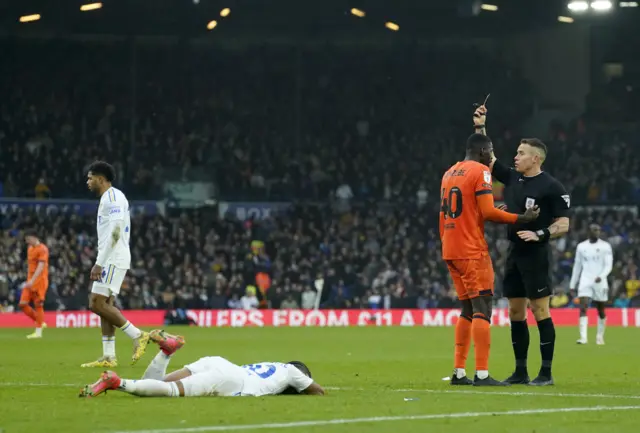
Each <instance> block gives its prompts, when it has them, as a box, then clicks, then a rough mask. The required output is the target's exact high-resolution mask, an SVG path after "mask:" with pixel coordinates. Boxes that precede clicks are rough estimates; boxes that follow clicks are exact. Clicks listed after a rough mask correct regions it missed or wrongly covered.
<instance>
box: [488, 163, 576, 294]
mask: <svg viewBox="0 0 640 433" xmlns="http://www.w3.org/2000/svg"><path fill="white" fill-rule="evenodd" d="M492 174H493V177H495V178H496V179H498V180H499V181H500V182H502V183H503V184H504V186H505V191H504V196H505V204H506V205H507V210H508V211H509V212H512V213H516V214H522V213H524V211H525V210H526V209H527V208H529V207H533V206H538V207H539V208H540V215H539V216H538V219H536V220H535V221H533V222H530V223H523V224H510V225H508V226H507V227H508V239H509V252H508V255H507V264H506V269H505V275H504V295H505V296H506V297H507V298H529V299H539V298H544V297H545V296H551V293H552V287H551V263H550V253H551V250H550V248H549V239H544V240H541V241H539V242H525V241H523V240H522V239H520V238H519V237H518V232H519V231H521V230H529V231H532V232H538V231H539V230H543V229H547V228H548V227H549V226H550V225H551V224H553V222H554V221H555V219H556V218H561V217H568V216H569V206H570V198H569V194H568V193H567V191H566V189H565V188H564V186H562V184H561V183H560V182H559V181H558V180H557V179H556V178H554V177H553V176H551V175H550V174H548V173H547V172H545V171H543V172H541V173H540V174H538V175H536V176H532V177H525V176H523V175H521V174H520V173H518V172H517V171H515V170H512V169H510V168H508V167H506V166H505V165H504V164H502V163H501V162H500V161H496V162H495V163H494V165H493V171H492ZM541 235H542V234H541ZM540 237H541V238H542V237H543V236H540Z"/></svg>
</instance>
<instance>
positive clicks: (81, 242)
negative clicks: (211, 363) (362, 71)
mask: <svg viewBox="0 0 640 433" xmlns="http://www.w3.org/2000/svg"><path fill="white" fill-rule="evenodd" d="M433 211H434V210H433V209H429V208H427V209H422V210H421V211H419V212H418V211H417V209H415V208H411V207H406V208H403V207H388V208H384V207H380V206H376V205H371V206H369V207H364V208H355V207H354V208H353V209H352V210H351V211H350V212H346V213H342V214H336V213H335V212H334V211H333V210H332V209H331V208H330V207H321V208H318V207H316V206H312V207H308V206H300V207H296V208H293V209H291V210H290V211H287V212H284V213H282V214H280V215H278V216H276V217H274V218H270V219H267V220H263V221H245V222H241V221H234V220H232V219H229V218H218V217H216V215H215V213H211V214H208V215H204V214H203V212H205V211H192V212H191V213H189V214H187V213H183V214H180V215H175V216H171V217H160V216H156V217H145V216H138V217H136V218H135V219H134V221H133V223H132V225H133V234H134V236H133V237H132V245H131V247H132V255H133V261H132V270H131V272H130V275H129V276H128V278H127V279H126V281H125V285H124V287H123V290H122V292H121V296H120V302H121V303H122V306H123V307H125V308H136V309H138V308H147V309H148V308H170V307H188V308H205V307H206V308H216V309H220V308H256V307H258V304H259V302H258V301H259V299H258V298H259V297H260V293H259V292H260V288H259V287H260V286H262V287H267V290H266V294H267V295H266V298H267V300H268V303H269V305H270V306H271V307H272V308H313V307H314V305H315V303H316V297H317V295H318V293H317V289H318V288H319V287H322V289H323V290H322V293H323V294H322V299H321V300H320V305H321V306H323V307H334V308H389V307H405V308H435V307H439V308H447V307H453V306H455V305H456V304H457V303H456V299H455V291H454V290H453V288H452V285H451V282H450V281H449V277H448V273H447V271H446V267H445V266H443V263H442V261H441V260H440V250H439V240H438V235H437V230H436V229H435V227H434V221H431V220H430V218H429V217H427V216H426V215H428V214H429V213H433ZM589 221H598V222H599V223H600V224H601V225H602V227H603V230H604V232H605V233H606V236H607V238H608V240H609V241H610V242H611V243H612V244H613V246H614V251H615V265H614V270H613V273H612V275H611V278H610V283H611V292H612V297H611V303H612V305H613V306H619V307H623V306H629V305H630V306H640V291H639V290H638V288H639V287H640V270H639V269H638V267H637V265H636V263H637V261H638V250H637V242H638V239H640V224H639V223H638V219H637V217H636V212H635V211H634V210H633V209H632V208H625V209H618V210H608V211H595V212H591V213H587V212H577V213H576V215H575V217H574V219H573V227H572V230H571V232H570V234H569V236H568V237H567V238H565V239H562V240H560V241H558V242H556V243H555V245H554V250H553V251H554V255H555V257H556V260H555V264H556V265H555V268H554V271H553V279H554V282H555V293H556V298H554V305H555V306H565V305H569V306H571V305H572V296H573V295H572V294H571V293H569V290H568V289H569V287H568V284H569V282H568V281H569V277H570V274H571V268H572V262H573V254H574V251H575V247H576V245H577V243H578V242H580V241H581V240H584V239H585V238H586V227H587V225H588V222H589ZM94 224H95V223H94V221H93V219H92V217H90V216H87V217H79V216H70V215H65V214H44V213H35V212H17V213H13V214H8V215H4V216H3V219H2V232H1V235H0V303H1V304H2V305H3V306H4V308H5V309H6V310H10V309H11V308H10V306H11V305H14V304H15V300H16V299H17V298H18V297H19V291H20V284H21V283H22V282H23V281H24V280H25V273H26V265H25V244H24V241H23V239H22V237H21V234H20V233H21V232H20V229H21V228H25V227H37V228H38V230H39V232H40V233H42V240H43V241H44V242H45V243H46V244H47V245H48V246H49V248H50V252H51V260H50V268H51V269H50V274H49V275H50V281H51V282H50V289H49V295H48V298H47V307H48V308H50V309H83V308H86V306H87V299H88V289H89V286H90V282H89V279H88V275H89V273H88V270H89V269H90V267H91V264H92V263H93V261H94V259H95V235H94V230H95V227H94ZM487 239H488V241H489V244H490V246H491V253H492V256H493V260H494V263H495V267H496V270H497V276H496V295H497V296H496V298H497V299H498V305H503V304H504V301H502V300H500V297H501V293H502V287H501V272H502V269H503V268H504V260H505V253H506V245H507V242H506V240H505V229H504V227H500V226H497V225H488V226H487ZM259 273H262V274H265V275H268V279H267V281H268V282H267V284H263V283H262V282H261V281H259V278H258V279H257V278H256V275H257V274H259ZM256 280H258V281H256Z"/></svg>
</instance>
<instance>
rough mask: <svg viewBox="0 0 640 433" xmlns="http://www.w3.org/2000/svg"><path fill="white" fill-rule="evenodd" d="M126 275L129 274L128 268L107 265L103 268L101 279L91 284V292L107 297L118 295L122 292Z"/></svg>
mask: <svg viewBox="0 0 640 433" xmlns="http://www.w3.org/2000/svg"><path fill="white" fill-rule="evenodd" d="M125 275H127V269H120V268H116V267H115V266H113V265H107V266H105V267H104V268H102V277H101V278H100V281H94V283H93V286H91V293H97V294H98V295H102V296H106V297H107V298H109V297H111V296H117V295H118V293H120V288H121V287H122V282H123V281H124V276H125Z"/></svg>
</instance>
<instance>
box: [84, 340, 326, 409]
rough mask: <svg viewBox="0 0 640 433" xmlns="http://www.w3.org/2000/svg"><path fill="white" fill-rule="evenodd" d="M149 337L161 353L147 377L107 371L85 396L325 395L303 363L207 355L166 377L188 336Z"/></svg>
mask: <svg viewBox="0 0 640 433" xmlns="http://www.w3.org/2000/svg"><path fill="white" fill-rule="evenodd" d="M150 339H151V341H153V342H154V343H157V344H158V346H160V349H161V350H160V352H158V354H157V355H156V357H155V358H154V359H153V360H152V361H151V364H149V366H148V367H147V369H146V371H145V372H144V375H143V376H142V379H140V380H133V379H122V378H120V377H119V376H118V375H117V373H115V372H114V371H105V372H104V373H103V374H102V376H101V377H100V379H98V381H97V382H95V383H94V384H92V385H87V386H85V387H84V388H83V389H82V390H81V391H80V397H95V396H97V395H100V394H102V393H105V392H106V391H107V390H118V391H122V392H126V393H128V394H132V395H135V396H139V397H247V396H252V397H259V396H265V395H280V394H292V395H296V394H307V395H324V389H322V387H321V386H320V385H318V384H317V383H316V382H314V380H313V379H312V378H311V372H310V371H309V368H308V367H307V366H306V365H305V364H304V363H303V362H300V361H291V362H288V363H282V362H261V363H258V364H249V365H242V366H240V365H236V364H234V363H232V362H230V361H228V360H226V359H225V358H222V357H220V356H207V357H204V358H200V359H199V360H197V361H196V362H193V363H191V364H188V365H185V366H184V367H183V368H181V369H180V370H176V371H174V372H172V373H170V374H168V375H167V367H168V366H169V362H170V360H171V357H172V356H173V354H174V353H175V352H176V351H177V350H178V349H180V348H181V347H182V346H183V345H184V343H185V342H184V338H183V337H182V336H179V335H171V334H168V333H166V332H165V331H163V330H159V329H158V330H154V331H151V333H150Z"/></svg>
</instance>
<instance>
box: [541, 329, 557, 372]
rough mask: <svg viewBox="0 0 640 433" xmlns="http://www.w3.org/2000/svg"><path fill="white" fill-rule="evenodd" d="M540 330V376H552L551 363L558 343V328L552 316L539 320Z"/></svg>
mask: <svg viewBox="0 0 640 433" xmlns="http://www.w3.org/2000/svg"><path fill="white" fill-rule="evenodd" d="M538 331H540V355H541V357H542V367H541V368H540V376H545V377H551V363H552V362H553V352H554V350H555V345H556V328H555V326H553V320H552V319H551V317H549V318H546V319H544V320H541V321H539V322H538Z"/></svg>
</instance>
